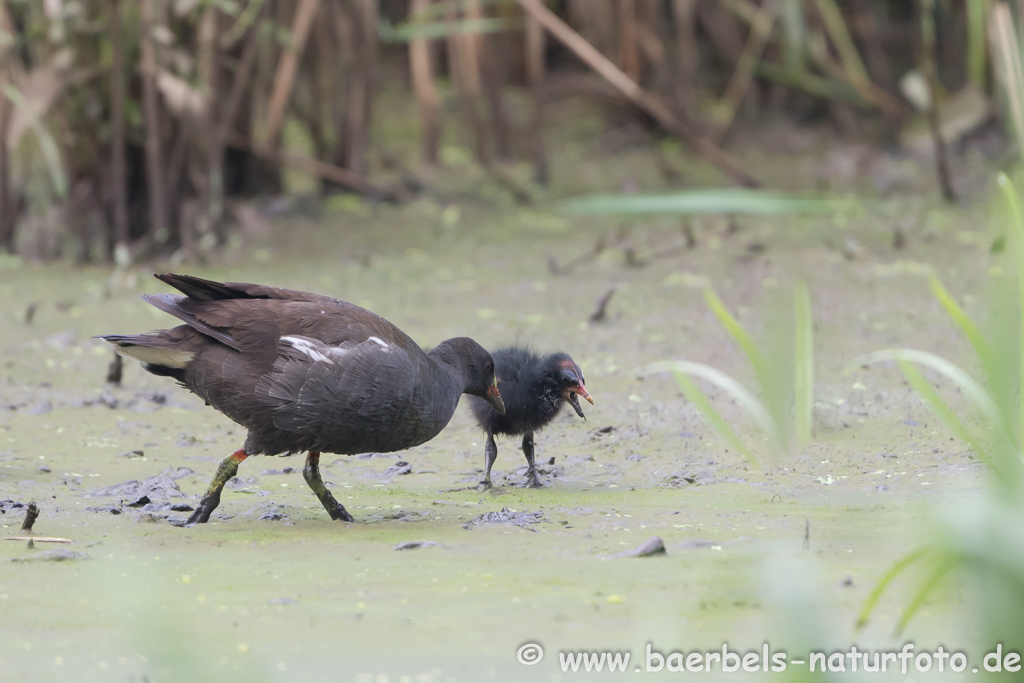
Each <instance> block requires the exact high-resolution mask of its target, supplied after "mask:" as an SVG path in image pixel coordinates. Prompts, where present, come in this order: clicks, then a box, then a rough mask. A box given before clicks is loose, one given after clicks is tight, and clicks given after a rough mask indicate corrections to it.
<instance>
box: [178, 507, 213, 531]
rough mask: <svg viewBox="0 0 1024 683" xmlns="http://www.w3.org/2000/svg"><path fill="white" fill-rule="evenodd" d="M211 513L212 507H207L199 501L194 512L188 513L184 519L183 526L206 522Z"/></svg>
mask: <svg viewBox="0 0 1024 683" xmlns="http://www.w3.org/2000/svg"><path fill="white" fill-rule="evenodd" d="M211 514H213V509H212V508H208V507H207V506H206V505H203V504H202V503H200V504H199V505H198V507H196V509H195V512H193V513H192V514H191V515H189V518H188V519H187V520H185V526H193V525H195V524H206V523H207V522H209V521H210V515H211Z"/></svg>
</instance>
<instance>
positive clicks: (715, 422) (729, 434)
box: [672, 372, 753, 460]
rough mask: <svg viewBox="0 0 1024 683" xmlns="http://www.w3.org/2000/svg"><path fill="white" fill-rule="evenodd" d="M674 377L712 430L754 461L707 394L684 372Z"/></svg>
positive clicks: (674, 374) (674, 373)
mask: <svg viewBox="0 0 1024 683" xmlns="http://www.w3.org/2000/svg"><path fill="white" fill-rule="evenodd" d="M672 377H674V378H675V380H676V384H678V385H679V388H680V389H682V391H683V394H684V395H685V396H686V399H687V400H688V401H689V402H690V403H692V404H693V405H694V406H696V407H697V410H699V411H700V413H701V414H702V415H703V416H704V419H706V420H707V421H708V423H709V424H710V425H711V428H712V429H714V430H715V431H716V432H718V435H719V436H720V437H722V438H723V439H724V440H725V441H726V443H728V444H729V446H731V447H732V448H733V449H734V450H735V451H736V452H737V453H739V454H740V455H742V456H743V457H744V458H747V459H748V460H752V459H753V456H752V455H751V453H750V449H748V448H747V447H746V446H745V445H744V444H743V441H741V440H740V437H739V436H738V435H737V434H736V431H735V430H734V429H733V428H732V427H730V426H729V423H728V422H726V420H725V418H723V417H722V414H721V413H719V412H718V411H717V410H716V409H715V407H714V406H713V405H711V399H709V398H708V396H707V394H705V393H704V392H703V391H701V390H700V387H698V386H697V385H696V383H694V381H693V380H692V379H690V378H689V377H688V376H687V375H686V374H685V373H683V372H673V373H672Z"/></svg>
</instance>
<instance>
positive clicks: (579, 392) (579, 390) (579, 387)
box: [562, 382, 594, 420]
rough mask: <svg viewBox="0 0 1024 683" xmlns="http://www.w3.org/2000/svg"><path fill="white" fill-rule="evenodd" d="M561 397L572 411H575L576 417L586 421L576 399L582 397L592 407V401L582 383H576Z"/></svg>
mask: <svg viewBox="0 0 1024 683" xmlns="http://www.w3.org/2000/svg"><path fill="white" fill-rule="evenodd" d="M562 396H563V397H564V398H565V400H566V401H567V402H568V403H569V405H571V406H572V409H573V410H575V411H576V414H577V415H579V416H580V417H582V418H583V419H584V420H586V419H587V416H586V415H584V414H583V408H581V407H580V400H579V398H577V397H578V396H582V397H583V398H585V399H587V400H588V401H590V405H594V399H592V398H591V397H590V394H588V393H587V388H586V387H585V386H583V383H582V382H579V383H577V384H576V386H574V387H568V388H566V390H565V392H564V393H563V394H562Z"/></svg>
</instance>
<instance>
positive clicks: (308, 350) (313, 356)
mask: <svg viewBox="0 0 1024 683" xmlns="http://www.w3.org/2000/svg"><path fill="white" fill-rule="evenodd" d="M281 341H283V342H287V343H289V344H291V345H292V348H293V349H295V350H296V351H301V352H302V353H304V354H306V355H307V356H308V357H309V358H310V360H312V361H314V362H317V363H320V362H323V363H329V364H330V365H334V361H333V360H331V358H330V357H329V356H325V355H324V354H323V353H321V352H320V350H319V349H317V348H316V347H314V346H313V344H312V343H311V342H310V341H309V340H308V339H303V338H301V337H281ZM328 348H329V347H328ZM332 350H333V349H332Z"/></svg>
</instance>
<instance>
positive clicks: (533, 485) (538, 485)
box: [525, 477, 544, 489]
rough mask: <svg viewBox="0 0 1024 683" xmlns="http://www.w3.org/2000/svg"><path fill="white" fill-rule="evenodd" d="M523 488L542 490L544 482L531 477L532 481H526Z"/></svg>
mask: <svg viewBox="0 0 1024 683" xmlns="http://www.w3.org/2000/svg"><path fill="white" fill-rule="evenodd" d="M525 486H526V488H528V489H542V488H544V482H542V481H541V480H540V479H538V478H537V477H533V478H532V479H528V480H527V482H526V484H525Z"/></svg>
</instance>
